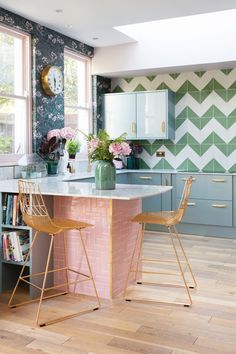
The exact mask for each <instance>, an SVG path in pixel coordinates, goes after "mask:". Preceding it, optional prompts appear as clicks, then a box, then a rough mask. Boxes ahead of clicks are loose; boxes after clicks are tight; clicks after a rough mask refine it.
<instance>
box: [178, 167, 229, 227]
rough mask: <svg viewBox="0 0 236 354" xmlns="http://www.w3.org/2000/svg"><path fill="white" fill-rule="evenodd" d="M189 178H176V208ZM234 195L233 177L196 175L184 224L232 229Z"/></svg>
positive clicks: (185, 176) (183, 176) (180, 175)
mask: <svg viewBox="0 0 236 354" xmlns="http://www.w3.org/2000/svg"><path fill="white" fill-rule="evenodd" d="M188 176H189V175H182V174H179V175H177V176H176V207H177V205H178V203H179V200H180V197H181V194H182V190H183V186H184V182H185V180H186V178H187V177H188ZM232 193H233V188H232V176H225V175H194V176H193V185H192V189H191V193H190V198H189V201H188V206H187V210H186V214H185V216H184V218H183V223H191V224H201V225H214V226H229V227H230V226H231V227H232V225H233V215H232Z"/></svg>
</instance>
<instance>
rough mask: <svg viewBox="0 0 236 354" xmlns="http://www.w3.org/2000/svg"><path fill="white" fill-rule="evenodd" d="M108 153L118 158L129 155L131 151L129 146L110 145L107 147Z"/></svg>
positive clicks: (122, 144)
mask: <svg viewBox="0 0 236 354" xmlns="http://www.w3.org/2000/svg"><path fill="white" fill-rule="evenodd" d="M109 152H110V153H112V154H113V155H114V156H115V157H119V156H122V155H129V154H130V153H131V149H130V147H129V144H127V143H125V142H122V143H112V144H110V145H109Z"/></svg>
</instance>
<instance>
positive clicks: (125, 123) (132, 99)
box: [104, 93, 136, 139]
mask: <svg viewBox="0 0 236 354" xmlns="http://www.w3.org/2000/svg"><path fill="white" fill-rule="evenodd" d="M104 116H105V117H104V118H105V129H106V131H107V132H108V134H109V135H110V137H111V138H112V139H114V138H116V137H118V136H119V135H121V134H123V133H127V137H128V138H131V139H135V138H136V95H135V94H134V93H112V94H105V95H104Z"/></svg>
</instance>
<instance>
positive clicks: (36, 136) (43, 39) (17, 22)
mask: <svg viewBox="0 0 236 354" xmlns="http://www.w3.org/2000/svg"><path fill="white" fill-rule="evenodd" d="M0 24H3V25H6V26H9V27H13V28H16V29H20V30H21V31H24V32H26V33H28V34H30V35H31V39H32V120H33V122H32V126H33V150H34V151H37V149H38V146H39V144H40V142H41V138H42V136H43V135H44V134H46V133H47V132H48V131H49V130H50V129H54V128H62V127H63V126H64V93H63V92H62V93H61V94H59V95H57V96H55V97H49V96H47V95H45V94H44V92H43V91H42V88H41V83H40V74H41V71H42V69H43V68H44V67H45V66H46V65H47V64H52V65H57V66H59V67H60V68H61V70H63V69H64V48H65V47H66V48H69V49H71V50H73V51H75V52H78V53H80V54H83V55H86V56H88V57H92V56H93V53H94V49H93V47H90V46H88V45H86V44H84V43H81V42H79V41H77V40H75V39H72V38H69V37H67V36H64V35H62V34H61V33H58V32H55V31H53V30H51V29H49V28H47V27H44V26H41V25H40V24H38V23H35V22H33V21H29V20H27V19H25V18H23V17H21V16H18V15H16V14H14V13H12V12H9V11H7V10H5V9H3V8H2V7H0Z"/></svg>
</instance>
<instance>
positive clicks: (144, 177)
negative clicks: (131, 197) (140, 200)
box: [139, 176, 152, 179]
mask: <svg viewBox="0 0 236 354" xmlns="http://www.w3.org/2000/svg"><path fill="white" fill-rule="evenodd" d="M139 179H152V177H151V176H141V177H139Z"/></svg>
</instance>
